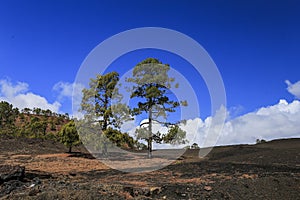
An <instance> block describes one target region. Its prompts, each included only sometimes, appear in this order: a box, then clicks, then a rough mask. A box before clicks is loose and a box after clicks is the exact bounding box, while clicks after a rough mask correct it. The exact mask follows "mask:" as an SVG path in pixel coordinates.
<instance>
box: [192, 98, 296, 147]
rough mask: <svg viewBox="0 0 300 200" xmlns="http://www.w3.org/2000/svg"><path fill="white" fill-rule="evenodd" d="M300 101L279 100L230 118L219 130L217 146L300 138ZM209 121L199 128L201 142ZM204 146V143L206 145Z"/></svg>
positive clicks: (197, 140) (197, 139) (198, 139)
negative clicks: (258, 140)
mask: <svg viewBox="0 0 300 200" xmlns="http://www.w3.org/2000/svg"><path fill="white" fill-rule="evenodd" d="M299 119H300V101H298V100H294V101H293V102H291V103H288V102H287V101H286V100H280V101H279V103H278V104H276V105H273V106H268V107H263V108H260V109H258V110H257V111H255V112H250V113H247V114H245V115H242V116H240V117H237V118H234V119H232V120H229V121H227V122H226V123H225V124H224V127H223V130H222V132H221V133H220V137H219V140H218V142H217V144H218V145H225V144H241V143H255V141H256V139H266V140H272V139H277V138H290V137H300V124H299V122H298V121H299ZM207 127H208V126H207V122H206V120H205V122H204V125H203V126H202V127H201V128H200V129H198V132H197V134H198V135H199V136H200V137H199V136H198V138H196V142H197V143H199V144H202V143H203V141H201V139H204V138H203V137H201V135H205V133H207V131H208V128H207ZM204 146H205V145H204Z"/></svg>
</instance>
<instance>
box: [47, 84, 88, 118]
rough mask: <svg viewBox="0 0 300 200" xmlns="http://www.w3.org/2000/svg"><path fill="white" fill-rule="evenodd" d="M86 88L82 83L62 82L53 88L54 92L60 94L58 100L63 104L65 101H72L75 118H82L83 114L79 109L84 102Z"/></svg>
mask: <svg viewBox="0 0 300 200" xmlns="http://www.w3.org/2000/svg"><path fill="white" fill-rule="evenodd" d="M83 88H84V86H83V84H80V83H69V82H63V81H60V82H58V83H56V84H55V85H54V86H53V88H52V89H53V91H55V92H57V93H58V100H59V101H60V102H63V101H64V100H72V105H73V112H72V115H73V117H76V118H82V117H83V114H82V113H81V112H79V111H78V110H79V107H80V104H81V100H82V90H83Z"/></svg>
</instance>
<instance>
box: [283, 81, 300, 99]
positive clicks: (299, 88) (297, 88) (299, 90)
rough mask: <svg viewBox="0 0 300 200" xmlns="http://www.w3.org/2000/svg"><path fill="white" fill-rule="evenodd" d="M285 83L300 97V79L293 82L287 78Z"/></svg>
mask: <svg viewBox="0 0 300 200" xmlns="http://www.w3.org/2000/svg"><path fill="white" fill-rule="evenodd" d="M285 83H286V84H287V86H288V87H287V90H288V91H289V93H291V94H292V95H294V96H295V97H296V98H298V99H300V81H298V82H296V83H291V82H290V81H289V80H286V81H285Z"/></svg>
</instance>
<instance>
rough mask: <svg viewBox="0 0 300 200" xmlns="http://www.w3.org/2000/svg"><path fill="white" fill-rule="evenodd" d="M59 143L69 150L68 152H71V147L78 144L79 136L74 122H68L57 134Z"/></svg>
mask: <svg viewBox="0 0 300 200" xmlns="http://www.w3.org/2000/svg"><path fill="white" fill-rule="evenodd" d="M58 135H59V137H60V141H61V143H63V144H64V145H65V146H66V147H68V148H69V152H71V151H72V147H73V146H77V145H79V144H80V139H79V135H78V133H77V129H76V126H75V122H74V121H70V122H69V123H67V124H65V125H64V126H63V127H62V129H61V130H60V131H59V133H58Z"/></svg>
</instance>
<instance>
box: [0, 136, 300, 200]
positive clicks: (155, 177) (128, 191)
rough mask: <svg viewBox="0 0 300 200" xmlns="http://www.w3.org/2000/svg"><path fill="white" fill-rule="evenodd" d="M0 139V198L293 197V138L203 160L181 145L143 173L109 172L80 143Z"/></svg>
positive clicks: (297, 183)
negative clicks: (169, 159) (170, 158)
mask: <svg viewBox="0 0 300 200" xmlns="http://www.w3.org/2000/svg"><path fill="white" fill-rule="evenodd" d="M0 142H1V143H0V144H1V145H0V152H1V153H0V199H300V139H287V140H276V141H271V142H267V143H263V144H258V145H238V146H226V147H216V148H214V149H213V151H211V152H210V154H209V155H208V156H207V157H205V158H199V157H198V150H188V151H187V152H185V154H184V155H183V156H181V157H180V158H179V159H178V160H176V161H174V162H173V163H172V164H171V165H169V166H167V167H165V168H162V169H160V170H156V171H152V172H146V173H125V172H121V171H118V170H114V169H111V168H109V167H108V166H106V165H104V164H103V163H101V162H100V161H99V160H98V159H95V158H93V157H92V156H91V155H89V154H88V152H87V151H86V150H85V149H84V148H83V147H78V148H75V149H74V151H76V153H72V154H68V153H66V151H67V149H66V148H65V147H64V146H62V145H61V144H59V143H56V142H53V141H45V140H40V139H26V138H18V139H16V138H12V137H8V136H1V137H0ZM154 159H155V158H154Z"/></svg>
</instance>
